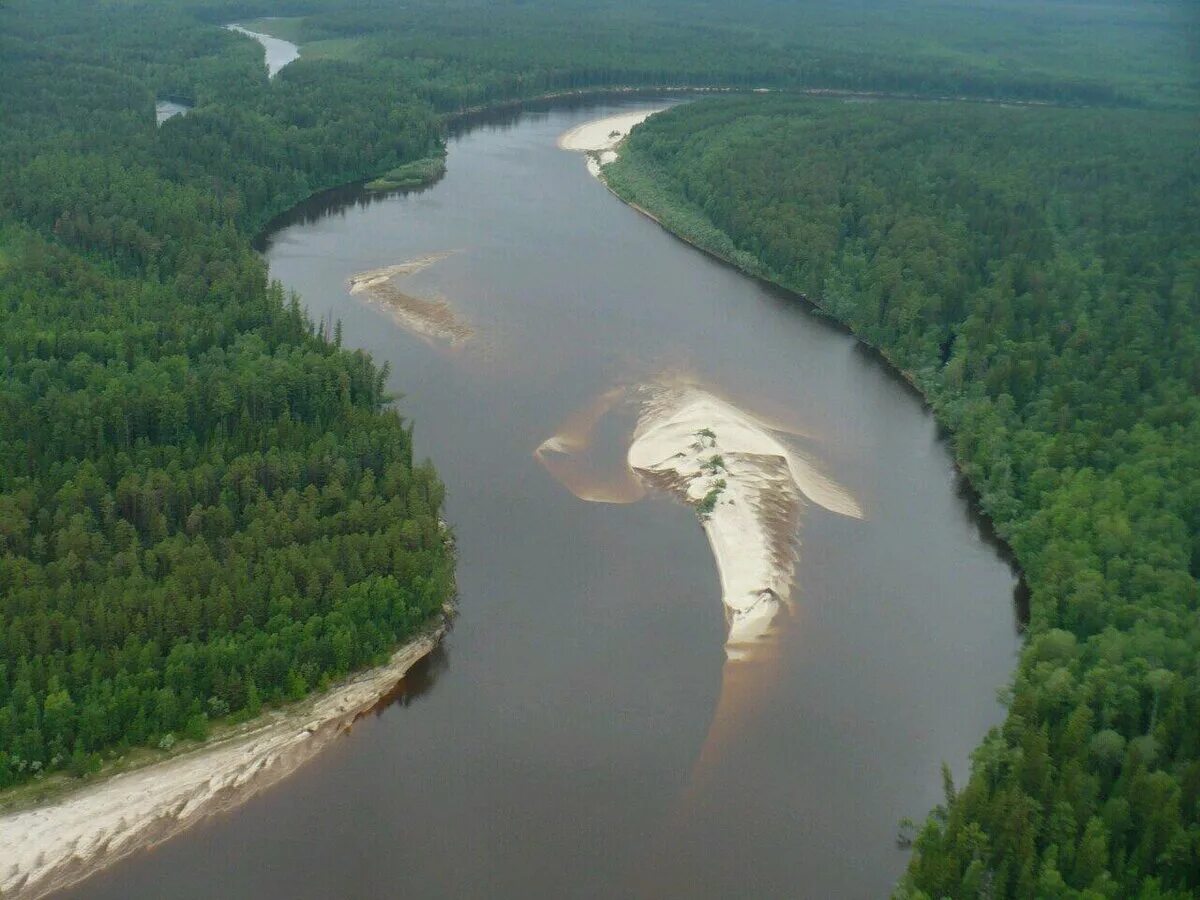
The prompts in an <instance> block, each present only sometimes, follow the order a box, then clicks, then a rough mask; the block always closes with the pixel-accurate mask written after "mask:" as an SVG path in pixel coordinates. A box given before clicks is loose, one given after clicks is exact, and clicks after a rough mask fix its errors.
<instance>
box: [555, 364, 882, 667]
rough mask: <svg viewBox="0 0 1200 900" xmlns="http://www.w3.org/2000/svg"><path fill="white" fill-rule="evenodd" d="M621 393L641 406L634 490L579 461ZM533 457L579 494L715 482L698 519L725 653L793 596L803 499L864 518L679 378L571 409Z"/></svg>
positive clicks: (700, 490)
mask: <svg viewBox="0 0 1200 900" xmlns="http://www.w3.org/2000/svg"><path fill="white" fill-rule="evenodd" d="M616 395H620V396H619V397H618V396H616ZM622 399H623V400H626V401H629V400H632V401H633V402H636V403H637V404H638V408H639V414H638V420H637V425H636V427H635V428H634V430H633V434H632V436H631V437H630V443H629V449H628V452H627V454H626V464H627V468H628V473H629V476H630V480H631V481H633V482H635V484H634V485H633V487H632V488H631V487H630V486H629V485H628V484H626V483H622V482H619V481H618V480H614V479H612V478H609V479H608V480H607V481H604V482H599V481H597V479H596V476H595V469H594V467H592V466H589V465H588V464H587V461H586V459H585V458H586V457H587V455H588V453H589V447H590V445H591V444H592V440H593V436H594V431H595V429H596V426H597V422H598V420H599V418H600V417H601V416H603V415H606V414H608V413H610V412H611V411H613V410H615V409H617V408H618V407H619V405H620V403H621V400H622ZM534 455H535V457H536V458H537V459H538V460H539V461H540V462H541V463H542V464H543V465H544V466H545V467H546V469H547V470H548V471H549V472H550V473H551V474H552V475H553V476H554V477H555V478H557V479H558V480H559V481H560V482H562V483H563V484H564V485H565V486H566V487H568V488H569V489H570V490H571V491H572V492H573V493H574V494H575V495H576V496H578V497H580V498H581V499H584V500H593V501H600V502H618V503H628V502H632V501H634V500H636V499H638V498H639V497H640V496H642V494H643V493H644V486H649V487H653V488H658V489H660V490H665V491H668V492H670V493H672V494H674V495H675V496H677V497H679V498H680V499H682V500H684V501H685V502H687V503H690V504H697V505H698V504H700V503H701V502H702V501H704V499H705V497H706V496H707V495H708V494H709V492H710V491H712V490H714V489H717V490H718V492H717V494H716V495H715V503H714V504H713V507H712V509H711V511H709V512H707V513H705V512H701V522H702V525H703V527H704V531H705V533H706V534H707V536H708V540H709V545H710V547H711V548H712V552H713V557H714V559H715V560H716V564H717V569H718V573H719V575H720V580H721V595H722V597H721V599H722V603H723V604H724V606H725V610H726V617H727V619H728V622H729V635H728V639H727V641H726V645H725V646H726V653H727V655H728V657H729V659H730V660H738V659H745V658H747V654H748V651H749V650H750V648H751V647H753V646H754V645H756V644H758V643H760V642H761V641H762V640H763V639H764V638H765V637H766V636H767V634H768V632H769V631H770V629H771V626H772V624H773V623H774V622H775V619H776V616H777V615H778V614H779V612H780V611H781V610H782V609H783V608H784V607H785V606H786V605H787V604H788V603H789V601H790V599H791V592H792V586H793V579H794V569H795V562H796V554H797V550H798V546H799V544H798V526H799V520H800V515H801V513H802V512H803V507H804V504H805V503H806V502H812V503H816V504H817V505H819V506H821V507H824V508H825V509H828V510H831V511H832V512H835V513H839V514H841V515H844V516H850V517H852V518H862V510H861V508H860V507H859V505H858V503H857V502H855V500H854V498H853V497H851V496H850V495H849V494H848V493H846V491H845V490H843V489H842V488H841V487H839V486H838V485H837V484H835V483H834V482H832V481H831V480H830V479H828V478H826V477H825V476H824V475H822V474H821V473H820V472H819V471H818V470H817V469H816V467H814V466H813V464H812V463H811V462H809V461H808V460H807V459H805V458H804V457H803V456H802V455H800V454H799V453H798V452H797V451H796V450H795V449H794V448H792V447H790V446H789V445H788V444H787V443H786V442H785V440H784V439H783V438H782V437H781V436H780V431H779V430H778V429H776V428H773V427H772V426H771V425H769V424H767V423H766V422H765V421H763V420H762V419H760V418H757V417H755V416H753V415H751V414H750V413H748V412H746V411H745V410H742V409H739V408H738V407H737V406H735V405H733V404H732V403H729V402H728V401H726V400H722V399H721V398H719V397H717V396H715V395H713V394H712V393H710V392H708V391H705V390H702V389H701V388H698V387H696V386H695V385H693V384H689V383H680V382H678V381H677V380H670V381H668V382H661V383H657V384H650V385H641V386H639V387H636V388H620V389H617V391H615V392H614V391H609V392H606V393H605V394H603V395H601V397H600V398H598V400H597V401H595V402H593V403H592V404H589V406H587V407H585V408H584V409H583V410H581V411H580V412H578V413H576V414H575V415H573V416H571V417H569V418H568V419H567V421H566V422H565V423H564V425H563V427H562V428H561V429H560V431H559V432H558V433H557V434H555V435H554V436H552V437H551V438H549V439H547V440H546V441H543V442H542V444H541V445H540V446H539V447H538V448H537V450H535V451H534ZM581 460H583V462H582V463H581ZM636 482H641V486H639V485H637V484H636Z"/></svg>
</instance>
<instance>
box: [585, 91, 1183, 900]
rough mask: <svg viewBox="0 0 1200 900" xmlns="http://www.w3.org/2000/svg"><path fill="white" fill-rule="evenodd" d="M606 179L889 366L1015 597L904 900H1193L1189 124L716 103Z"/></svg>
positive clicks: (672, 122) (1037, 112)
mask: <svg viewBox="0 0 1200 900" xmlns="http://www.w3.org/2000/svg"><path fill="white" fill-rule="evenodd" d="M607 171H608V180H609V184H610V185H611V186H613V187H614V188H615V189H616V190H617V192H618V193H620V194H621V195H623V196H625V197H626V198H628V199H630V200H632V201H634V202H636V203H638V204H639V205H641V206H643V207H645V208H647V209H649V210H650V211H651V212H653V213H654V214H655V215H657V216H660V217H661V218H662V219H663V221H664V222H665V223H666V225H667V226H668V227H669V228H671V229H672V230H675V231H677V232H678V233H680V234H682V235H683V236H684V237H686V238H687V239H689V240H692V241H694V242H695V243H697V244H698V245H700V246H701V247H704V248H706V249H708V250H710V251H712V252H714V253H717V254H719V255H722V256H724V257H726V258H728V259H730V260H731V261H733V262H735V263H736V264H738V265H739V266H741V267H743V268H745V269H747V270H748V271H751V272H754V273H755V274H758V275H761V276H764V277H767V278H769V279H771V280H774V281H777V282H778V283H780V284H782V285H785V286H787V287H789V288H792V289H793V290H796V291H798V292H800V293H803V294H804V295H806V296H807V297H809V298H810V299H812V300H813V301H814V302H815V303H816V304H817V305H818V306H819V307H820V308H821V309H822V310H824V311H826V312H828V313H829V314H830V315H832V316H834V317H836V318H838V319H840V320H841V321H843V322H845V323H847V324H848V325H849V326H850V327H851V328H852V329H853V330H854V331H855V333H856V334H858V335H860V336H861V337H862V338H863V339H864V340H866V341H867V342H868V343H870V344H871V345H873V346H875V347H877V348H878V349H879V350H881V351H882V352H883V353H884V355H885V356H887V358H888V359H889V360H890V361H891V362H892V363H893V364H894V365H896V366H897V367H898V368H900V369H902V370H903V371H904V372H906V373H908V374H909V376H910V378H911V379H912V380H913V382H914V383H915V384H916V385H917V386H918V387H919V388H920V389H921V391H922V392H923V393H924V394H925V396H926V397H928V398H929V399H930V401H931V403H932V404H933V406H934V409H935V410H936V411H937V413H938V415H939V417H940V418H941V420H942V421H943V422H944V423H945V424H947V425H948V426H949V427H950V429H951V431H952V432H953V435H954V438H953V441H954V448H955V452H956V455H957V457H958V459H959V461H960V464H961V466H962V468H963V471H964V472H965V473H966V475H967V476H968V477H969V479H970V481H971V483H972V484H974V485H975V486H976V488H977V489H978V491H979V492H980V496H981V502H982V505H983V508H984V509H985V510H986V511H987V513H988V514H989V515H990V517H991V518H992V520H993V521H994V522H995V524H996V527H997V529H998V531H999V533H1000V534H1001V535H1002V536H1003V537H1004V538H1005V540H1006V541H1007V542H1008V543H1009V544H1010V545H1011V547H1012V548H1013V550H1014V551H1015V553H1016V556H1017V559H1018V561H1019V562H1020V565H1021V567H1022V570H1023V572H1024V575H1025V578H1026V579H1027V581H1028V585H1029V588H1030V590H1031V601H1030V605H1031V614H1032V621H1031V623H1030V626H1029V638H1028V646H1027V649H1026V650H1025V653H1024V655H1023V656H1022V660H1021V664H1020V667H1019V669H1018V672H1017V675H1016V677H1015V680H1014V682H1013V684H1012V687H1011V690H1010V691H1009V693H1008V696H1007V698H1006V704H1007V706H1008V710H1009V714H1008V719H1007V721H1006V722H1005V724H1004V726H1003V728H1001V729H999V730H997V731H995V732H993V733H992V734H990V735H988V737H987V739H986V740H985V741H984V743H983V745H982V746H981V747H980V748H979V749H978V751H977V752H976V754H975V758H974V767H973V772H972V776H971V779H970V781H969V782H968V783H967V784H966V785H964V786H962V788H961V790H956V789H954V788H950V789H948V796H947V801H946V805H945V807H944V808H942V809H939V810H938V811H937V812H935V813H934V815H933V816H932V817H931V818H930V820H929V822H928V823H927V824H926V825H925V827H924V828H923V829H922V830H921V831H920V833H919V835H918V836H917V838H916V842H915V852H914V856H913V862H912V865H911V869H910V873H909V877H908V880H907V883H906V888H905V889H904V890H903V891H902V892H901V896H907V897H912V898H919V897H976V896H998V897H1097V898H1099V897H1160V896H1161V897H1181V898H1182V897H1190V896H1194V893H1193V892H1194V891H1196V890H1197V889H1200V668H1198V666H1200V612H1198V599H1200V593H1198V591H1197V576H1200V280H1198V279H1200V232H1198V228H1200V145H1197V142H1196V131H1195V122H1194V120H1193V119H1192V117H1191V114H1182V115H1180V114H1171V113H1159V112H1145V111H1131V110H1105V111H1096V110H1090V109H1089V110H1062V109H1054V110H1046V109H1038V108H1000V107H996V106H983V105H978V104H974V105H968V104H946V105H941V104H938V105H934V104H917V103H901V104H892V105H884V104H847V103H841V102H828V101H813V100H803V99H802V100H797V99H793V98H783V97H778V98H776V97H772V98H766V99H760V98H754V99H731V100H711V101H707V102H705V103H697V104H688V105H685V106H682V107H679V108H676V109H674V110H671V111H670V112H668V113H665V114H663V115H660V116H656V117H654V118H653V119H651V120H650V121H649V122H647V123H646V124H645V125H644V126H643V127H642V128H640V129H639V130H637V131H636V132H635V133H634V135H633V136H631V138H630V141H629V142H628V144H627V146H626V151H625V154H624V155H623V156H622V158H621V159H620V160H618V161H617V162H616V163H614V164H613V165H612V166H610V167H609V169H608V170H607ZM988 892H991V893H988Z"/></svg>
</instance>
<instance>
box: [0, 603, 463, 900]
mask: <svg viewBox="0 0 1200 900" xmlns="http://www.w3.org/2000/svg"><path fill="white" fill-rule="evenodd" d="M445 630H446V626H445V625H444V624H443V625H441V626H439V627H438V628H437V629H436V630H434V631H432V632H431V633H429V634H426V635H423V636H421V637H419V638H417V639H416V640H414V641H411V642H410V643H408V644H406V645H405V646H403V647H402V648H400V649H399V650H397V651H396V652H395V653H394V654H393V655H392V657H391V659H390V660H389V661H388V662H387V664H386V665H383V666H380V667H378V668H375V669H371V670H369V671H366V672H363V673H361V674H359V675H357V676H354V677H353V678H351V679H349V680H348V681H346V682H344V683H343V684H342V685H340V686H338V687H335V688H334V689H332V690H330V691H328V692H326V693H324V694H321V695H320V696H317V697H315V698H312V699H310V700H306V701H303V702H301V703H299V704H297V705H296V706H294V707H291V708H289V709H286V710H283V711H280V712H275V713H269V714H267V715H265V716H263V717H261V718H260V719H256V720H255V721H254V722H252V723H250V724H249V725H247V726H245V727H244V728H242V729H239V730H238V731H237V733H236V734H234V735H233V736H231V737H228V738H224V739H219V740H214V741H213V742H211V743H208V744H204V745H202V746H200V747H198V748H196V749H195V750H192V751H189V752H187V753H184V754H181V755H180V756H177V757H174V758H173V759H169V760H166V761H165V762H161V763H156V764H153V765H150V766H147V767H145V768H142V769H138V770H135V771H132V772H128V773H124V774H120V775H114V776H111V777H109V778H105V779H104V780H102V781H99V782H97V783H96V784H94V785H91V786H89V787H86V788H83V789H81V790H79V791H77V792H75V793H73V794H70V795H69V796H67V797H66V798H64V799H62V800H60V801H57V802H53V803H50V804H47V805H44V806H39V807H35V808H32V809H27V810H22V811H20V812H15V813H10V814H9V815H6V816H2V817H0V896H4V897H5V898H22V900H24V898H36V897H42V896H44V895H45V894H48V893H50V892H52V891H56V890H60V889H62V888H64V887H67V886H68V885H71V884H74V883H75V882H77V881H80V880H82V879H83V878H86V877H87V876H88V875H91V874H93V873H95V872H97V871H99V870H100V869H103V868H106V867H107V866H110V865H112V864H113V863H115V862H117V861H118V860H120V859H122V858H124V857H126V856H128V855H130V854H131V853H133V852H135V851H137V850H141V849H144V848H147V847H152V846H154V845H155V844H158V843H160V842H162V841H164V840H166V839H168V838H170V837H173V836H175V835H176V834H179V833H180V832H182V831H183V830H185V829H186V828H188V827H190V826H191V825H193V824H195V823H197V822H199V821H201V820H202V819H204V818H206V817H208V816H211V815H213V814H214V813H218V812H221V811H223V810H227V809H230V808H232V807H235V806H238V805H239V804H241V803H244V802H246V801H247V800H248V799H250V798H251V797H253V796H254V795H255V794H257V793H259V792H261V791H262V790H264V789H265V788H267V787H270V786H271V785H273V784H275V783H276V782H278V781H280V780H281V779H283V778H285V777H286V776H288V775H289V774H291V773H292V772H294V771H295V770H296V769H298V768H299V767H300V766H301V765H303V764H304V763H306V762H308V761H309V760H311V759H312V758H313V757H315V756H316V755H317V754H318V753H320V752H321V751H322V750H323V749H324V748H325V747H326V746H327V745H328V744H329V743H330V742H331V741H333V740H335V739H336V738H337V737H338V736H339V735H340V734H342V733H343V732H345V731H346V730H348V729H349V727H350V726H351V725H352V724H353V723H354V721H355V720H356V719H357V718H359V717H360V716H361V715H363V714H364V713H367V712H369V711H370V710H371V709H373V708H374V707H375V706H376V705H377V704H378V703H379V701H380V700H381V699H382V698H383V697H385V696H386V695H387V694H388V692H389V691H391V690H392V689H393V688H394V687H395V686H396V684H397V682H398V681H399V680H400V679H401V678H402V677H403V676H404V675H405V673H407V672H408V670H409V669H410V668H412V666H413V665H414V664H416V663H417V662H418V661H419V660H421V659H422V658H424V657H425V656H426V655H428V654H429V653H430V652H431V651H432V650H433V648H434V647H436V646H437V644H438V641H440V640H441V638H442V636H443V634H444V633H445Z"/></svg>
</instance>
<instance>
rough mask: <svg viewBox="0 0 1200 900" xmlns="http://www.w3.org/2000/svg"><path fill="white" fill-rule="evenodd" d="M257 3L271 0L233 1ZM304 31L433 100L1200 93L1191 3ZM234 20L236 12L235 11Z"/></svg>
mask: <svg viewBox="0 0 1200 900" xmlns="http://www.w3.org/2000/svg"><path fill="white" fill-rule="evenodd" d="M247 6H249V7H251V8H254V9H259V10H261V14H262V15H276V16H277V15H281V14H286V13H281V12H280V10H279V9H278V8H277V7H276V6H275V5H274V4H272V5H271V9H270V10H268V9H267V6H266V5H261V4H260V5H254V4H246V3H240V2H239V3H235V4H233V5H232V7H230V6H227V7H225V8H224V10H223V11H222V12H221V13H220V14H221V15H224V14H227V13H228V10H229V9H230V8H234V9H245V8H246V7H247ZM290 11H291V13H292V14H293V16H294V17H295V18H292V19H289V20H288V22H287V23H286V24H282V25H277V26H273V27H280V28H284V29H285V30H286V31H287V33H288V34H289V35H291V36H293V37H298V38H301V39H302V40H304V41H309V42H320V41H327V40H341V41H347V40H350V41H362V42H363V43H362V46H361V48H360V53H359V54H358V58H360V59H364V60H365V59H372V60H377V61H382V60H388V61H394V62H395V63H397V64H399V65H400V66H402V68H403V69H404V71H406V72H407V73H408V75H409V76H410V77H411V78H412V79H413V80H414V81H415V82H417V83H419V84H420V86H421V88H420V89H421V90H422V91H423V92H425V93H426V95H427V96H428V97H429V98H430V100H431V102H433V103H434V104H435V105H437V106H439V108H456V107H459V106H473V105H476V104H480V103H486V102H489V101H490V100H495V99H499V98H508V97H513V96H522V95H529V94H531V93H538V92H542V91H553V90H564V89H578V88H587V87H596V86H605V85H608V86H611V85H626V84H658V85H668V84H669V85H692V86H696V85H713V84H719V85H725V86H740V87H775V88H798V87H818V88H841V89H848V90H859V91H888V92H901V93H918V94H925V95H928V94H948V95H957V94H966V95H970V96H975V97H991V98H1006V99H1017V98H1019V99H1025V100H1042V101H1060V102H1068V103H1082V104H1155V105H1163V104H1166V105H1180V104H1194V103H1195V102H1196V100H1197V98H1198V96H1200V94H1198V93H1197V89H1198V85H1197V82H1196V77H1195V72H1189V71H1188V70H1187V68H1186V67H1187V62H1188V60H1189V59H1190V58H1191V56H1192V54H1193V48H1194V46H1195V41H1196V40H1197V39H1198V38H1200V21H1198V20H1197V19H1196V17H1195V15H1194V13H1193V11H1191V10H1190V9H1189V7H1188V5H1187V4H1186V3H1181V2H1167V3H1161V4H1157V3H1135V4H1124V5H1122V4H1094V3H1083V2H1078V3H1077V2H1073V0H1054V2H1049V3H1026V2H1021V0H985V2H979V3H971V4H947V3H944V2H940V0H910V2H905V3H896V2H894V0H865V2H857V3H844V2H838V0H816V2H812V0H809V2H804V3H779V2H777V0H740V2H737V3H734V2H717V3H694V2H690V0H638V2H634V0H601V2H593V0H529V2H523V3H495V2H492V0H452V2H440V0H413V2H407V3H403V4H401V3H396V2H394V0H367V2H361V0H353V2H351V0H324V2H316V3H296V4H295V5H294V6H292V7H291V8H290ZM226 21H227V20H226Z"/></svg>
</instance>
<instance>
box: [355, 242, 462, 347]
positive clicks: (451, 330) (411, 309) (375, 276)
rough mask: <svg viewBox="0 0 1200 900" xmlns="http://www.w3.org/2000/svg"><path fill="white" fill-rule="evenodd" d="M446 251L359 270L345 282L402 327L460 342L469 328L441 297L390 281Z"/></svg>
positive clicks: (422, 335)
mask: <svg viewBox="0 0 1200 900" xmlns="http://www.w3.org/2000/svg"><path fill="white" fill-rule="evenodd" d="M449 255H450V254H449V253H430V254H428V255H426V256H421V257H418V258H416V259H412V260H409V261H408V262H403V263H397V264H395V265H391V266H382V267H380V268H378V269H369V270H367V271H365V272H359V273H358V274H357V275H351V276H350V278H349V279H347V282H346V286H347V287H348V288H349V290H350V293H351V294H361V295H363V296H365V297H366V298H367V299H368V300H370V301H371V302H372V303H375V304H376V305H378V306H380V307H381V308H383V309H384V310H386V311H387V312H388V314H389V315H391V317H392V319H393V320H394V321H395V322H396V324H397V325H399V326H400V327H402V328H404V329H405V330H406V331H410V332H412V333H413V334H416V335H418V336H419V337H423V338H432V339H434V340H438V341H443V342H445V343H447V344H461V343H463V342H464V341H467V340H469V339H470V338H471V336H472V334H473V331H472V329H471V326H470V325H468V324H467V323H466V321H464V320H463V319H462V317H461V316H459V315H458V313H457V312H456V311H455V310H454V307H453V306H451V304H450V302H449V301H448V300H446V298H445V297H418V296H415V295H413V294H410V293H407V292H406V291H403V290H401V289H400V288H399V287H398V286H396V285H395V284H394V283H393V280H394V279H397V278H402V277H404V276H406V275H414V274H416V273H417V272H420V271H422V270H423V269H427V268H429V266H431V265H433V264H434V263H435V262H437V261H438V260H441V259H445V258H446V257H447V256H449Z"/></svg>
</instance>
